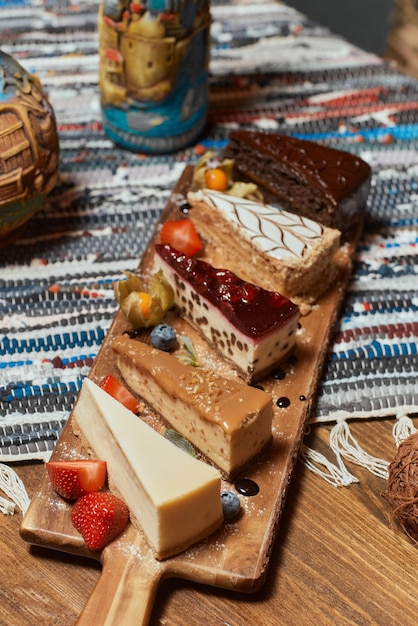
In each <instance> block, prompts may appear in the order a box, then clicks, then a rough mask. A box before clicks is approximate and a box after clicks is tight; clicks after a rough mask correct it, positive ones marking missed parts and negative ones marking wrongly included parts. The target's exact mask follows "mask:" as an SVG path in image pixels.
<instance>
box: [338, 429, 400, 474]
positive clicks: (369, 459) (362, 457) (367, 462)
mask: <svg viewBox="0 0 418 626" xmlns="http://www.w3.org/2000/svg"><path fill="white" fill-rule="evenodd" d="M330 447H331V450H332V451H333V452H334V454H335V455H336V457H337V459H338V458H340V457H343V458H344V459H346V460H347V461H351V463H355V464H356V465H360V466H361V467H365V468H366V469H368V470H369V472H371V473H372V474H374V475H375V476H378V477H379V478H383V479H384V480H386V479H387V476H388V468H389V463H388V461H384V460H383V459H378V458H376V457H374V456H371V455H370V454H368V453H367V452H365V451H364V450H363V449H362V448H361V447H360V446H359V444H358V443H357V441H356V440H355V439H354V437H353V435H352V434H351V431H350V427H349V425H348V424H347V422H346V421H341V422H337V423H336V424H335V426H334V427H333V428H332V430H331V432H330Z"/></svg>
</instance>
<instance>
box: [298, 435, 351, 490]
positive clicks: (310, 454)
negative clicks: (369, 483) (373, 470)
mask: <svg viewBox="0 0 418 626" xmlns="http://www.w3.org/2000/svg"><path fill="white" fill-rule="evenodd" d="M299 456H300V457H301V459H302V461H303V463H304V464H305V465H306V467H308V468H309V469H310V470H311V472H313V473H314V474H317V475H318V476H321V477H322V478H323V479H324V480H325V481H326V482H327V483H330V485H333V486H334V487H348V485H351V484H353V483H358V482H359V481H358V479H357V478H356V477H355V476H353V474H350V472H349V471H348V470H347V468H346V467H345V465H344V463H343V462H342V460H341V457H340V458H339V459H338V466H337V465H335V464H334V463H331V461H330V460H329V459H327V457H326V456H324V455H323V454H321V453H320V452H317V451H316V450H313V449H312V448H309V447H308V446H306V445H304V444H303V445H302V446H301V449H300V453H299ZM321 466H322V468H323V469H321Z"/></svg>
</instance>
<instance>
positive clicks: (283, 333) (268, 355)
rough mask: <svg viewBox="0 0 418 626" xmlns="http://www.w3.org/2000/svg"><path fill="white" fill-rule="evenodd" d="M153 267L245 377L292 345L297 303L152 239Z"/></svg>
mask: <svg viewBox="0 0 418 626" xmlns="http://www.w3.org/2000/svg"><path fill="white" fill-rule="evenodd" d="M155 267H156V269H161V270H162V272H163V274H164V277H165V279H166V280H167V282H168V283H169V284H170V285H171V287H172V288H173V291H174V301H175V304H176V305H177V307H178V308H179V310H180V312H181V314H182V315H183V317H184V318H185V319H186V320H187V321H188V322H189V323H190V324H191V325H192V326H193V327H194V328H195V329H196V330H197V331H198V332H199V333H200V334H201V335H202V336H203V337H204V339H205V340H206V341H208V343H209V344H210V345H211V346H213V347H214V348H215V349H216V350H217V351H218V352H219V353H220V354H221V355H222V356H223V357H225V358H226V359H227V360H228V361H229V362H231V363H232V365H233V366H234V367H235V369H236V371H237V372H238V373H239V375H240V376H241V377H242V378H243V379H244V380H245V381H246V382H247V383H254V382H256V381H258V380H260V379H261V378H263V377H265V376H266V375H267V374H268V373H269V372H270V371H271V370H272V369H274V368H275V367H276V366H277V365H278V364H279V363H280V362H281V361H283V359H284V358H285V357H286V355H288V354H289V353H290V352H291V351H292V350H293V349H294V347H295V342H296V334H295V331H296V328H297V325H298V321H299V317H300V315H299V308H298V306H297V305H296V304H294V303H293V302H291V301H290V300H289V299H288V298H286V297H284V296H282V295H281V294H280V293H278V292H273V291H267V290H265V289H263V288H262V287H259V286H257V285H254V284H252V283H249V282H246V281H244V280H242V279H240V278H239V277H238V276H236V274H234V273H233V272H231V271H230V270H228V269H217V268H214V267H213V266H212V265H210V264H209V263H206V262H205V261H202V260H199V259H195V258H191V257H188V256H186V255H185V254H182V253H180V252H178V251H177V250H175V249H174V248H172V247H171V246H169V245H168V244H166V245H162V244H157V245H156V254H155Z"/></svg>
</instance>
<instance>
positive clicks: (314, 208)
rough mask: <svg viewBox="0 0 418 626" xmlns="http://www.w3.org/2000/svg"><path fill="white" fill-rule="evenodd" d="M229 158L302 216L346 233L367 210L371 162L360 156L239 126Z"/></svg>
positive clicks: (243, 174) (227, 153)
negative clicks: (240, 128)
mask: <svg viewBox="0 0 418 626" xmlns="http://www.w3.org/2000/svg"><path fill="white" fill-rule="evenodd" d="M224 154H225V157H227V158H230V159H233V160H234V162H235V168H236V173H237V175H238V176H241V177H244V178H247V179H249V180H251V181H252V182H255V183H257V184H258V185H260V186H261V187H262V188H263V189H265V190H267V191H268V192H271V193H272V194H273V196H270V197H268V199H269V200H270V202H271V201H272V197H274V198H277V199H279V200H282V201H283V202H285V203H286V204H287V206H286V208H290V209H292V210H293V209H294V210H295V211H296V212H297V213H298V214H299V215H303V216H306V217H309V218H311V219H314V220H315V221H318V222H320V223H321V224H325V225H326V226H330V227H332V228H338V229H339V230H341V231H343V232H345V231H347V230H348V229H349V228H351V227H352V226H353V225H354V224H357V223H358V222H359V221H360V220H361V217H362V215H363V214H364V211H365V206H366V200H367V196H368V193H369V190H370V179H371V169H370V166H369V165H368V164H367V163H366V162H365V161H363V159H361V158H359V157H358V156H356V155H353V154H351V153H350V152H345V151H343V150H336V149H335V148H330V147H328V146H324V145H321V144H318V143H315V142H313V141H305V140H302V139H297V138H294V137H288V136H287V135H281V134H278V133H268V132H262V131H249V130H248V131H247V130H237V131H233V132H231V133H230V135H229V143H228V145H227V146H226V148H225V152H224Z"/></svg>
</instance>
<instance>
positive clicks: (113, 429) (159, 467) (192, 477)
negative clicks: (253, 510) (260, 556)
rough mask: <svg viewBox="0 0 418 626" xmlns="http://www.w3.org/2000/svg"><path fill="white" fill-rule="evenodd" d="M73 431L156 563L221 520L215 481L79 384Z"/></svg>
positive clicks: (211, 472) (214, 475)
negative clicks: (102, 469)
mask: <svg viewBox="0 0 418 626" xmlns="http://www.w3.org/2000/svg"><path fill="white" fill-rule="evenodd" d="M73 430H74V432H75V433H76V434H79V435H80V436H81V438H82V441H83V443H84V445H85V446H86V447H87V448H88V449H91V451H92V452H93V454H94V455H95V456H96V457H97V458H100V459H103V460H105V461H106V462H107V469H108V478H109V485H110V488H111V490H114V491H115V493H117V494H118V495H119V496H120V497H121V498H122V499H123V500H124V501H125V502H126V504H127V505H128V507H129V510H130V514H131V519H132V521H133V523H134V524H135V525H137V524H138V525H139V526H140V527H141V528H142V530H143V531H144V533H145V535H146V537H147V539H148V542H149V544H150V546H151V547H152V549H153V551H154V554H155V557H156V558H157V559H164V558H167V557H169V556H173V555H175V554H178V553H179V552H182V551H183V550H185V549H186V548H188V547H189V546H190V545H192V544H193V543H195V542H196V541H199V540H200V539H203V538H204V537H207V536H208V535H209V534H211V533H212V532H213V531H214V530H215V529H216V528H218V527H219V526H220V524H221V523H222V520H223V515H222V503H221V476H220V473H219V472H218V470H216V469H215V468H214V467H212V466H210V465H208V464H206V463H204V462H202V461H199V460H198V459H196V458H194V457H193V456H191V455H189V454H187V453H186V452H184V451H183V450H181V449H180V448H178V447H176V446H175V445H174V444H173V443H171V442H170V441H168V440H167V439H165V438H164V437H163V436H162V435H160V434H159V433H157V432H156V431H155V430H153V429H152V428H151V427H150V426H148V425H147V424H146V423H145V422H144V421H143V420H141V418H140V417H138V416H137V415H135V414H134V413H132V412H131V411H129V410H128V409H126V408H125V407H124V406H123V405H122V404H121V403H120V402H118V401H117V400H115V399H114V398H113V397H112V396H110V395H109V394H108V393H107V392H105V391H104V390H103V389H101V388H100V387H99V386H98V385H96V384H95V383H94V382H93V381H91V380H90V379H87V378H86V379H85V380H84V382H83V386H82V389H81V392H80V395H79V399H78V401H77V403H76V406H75V408H74V412H73Z"/></svg>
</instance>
